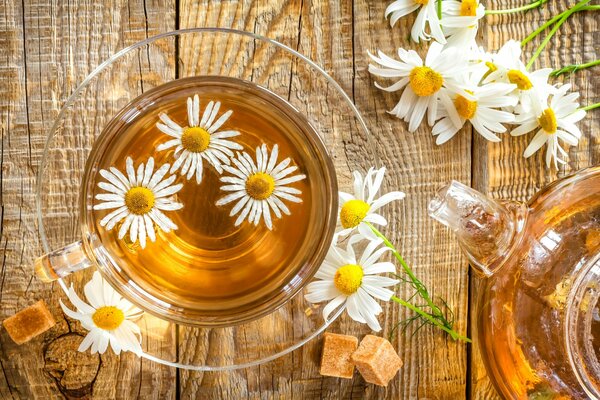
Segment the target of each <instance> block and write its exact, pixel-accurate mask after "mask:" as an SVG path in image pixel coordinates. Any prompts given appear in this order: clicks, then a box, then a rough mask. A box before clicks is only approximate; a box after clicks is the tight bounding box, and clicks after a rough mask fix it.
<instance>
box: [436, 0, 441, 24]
mask: <svg viewBox="0 0 600 400" xmlns="http://www.w3.org/2000/svg"><path fill="white" fill-rule="evenodd" d="M437 15H438V18H439V19H440V20H441V19H442V0H437Z"/></svg>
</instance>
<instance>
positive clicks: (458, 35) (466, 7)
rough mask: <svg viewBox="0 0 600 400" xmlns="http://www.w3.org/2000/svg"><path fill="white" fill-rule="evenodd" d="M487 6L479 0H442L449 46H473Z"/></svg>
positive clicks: (444, 24)
mask: <svg viewBox="0 0 600 400" xmlns="http://www.w3.org/2000/svg"><path fill="white" fill-rule="evenodd" d="M483 17H485V7H484V6H483V4H480V3H479V0H461V1H457V0H444V1H442V20H441V25H442V27H443V29H444V34H445V35H446V37H447V38H448V39H447V40H448V45H449V46H458V47H463V48H464V47H473V46H474V45H475V36H476V35H477V28H478V25H479V20H480V19H481V18H483Z"/></svg>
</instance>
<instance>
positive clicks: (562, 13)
mask: <svg viewBox="0 0 600 400" xmlns="http://www.w3.org/2000/svg"><path fill="white" fill-rule="evenodd" d="M597 10H600V6H585V7H582V8H580V9H579V10H577V11H597ZM568 11H569V10H565V11H563V12H561V13H560V14H558V15H555V16H554V17H552V19H550V20H549V21H546V22H545V23H544V24H543V25H541V26H540V27H539V28H537V29H536V30H535V31H533V32H532V33H531V34H530V35H529V36H527V37H526V38H525V39H523V41H521V46H525V45H526V44H527V43H529V42H531V41H532V40H533V38H535V37H536V36H537V35H539V34H540V33H541V32H542V31H544V30H546V29H547V28H548V27H549V26H550V25H552V24H553V23H555V22H556V21H558V20H559V19H561V18H562V17H563V16H564V15H565V13H567V12H568Z"/></svg>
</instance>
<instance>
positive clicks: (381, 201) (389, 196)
mask: <svg viewBox="0 0 600 400" xmlns="http://www.w3.org/2000/svg"><path fill="white" fill-rule="evenodd" d="M405 197H406V194H405V193H404V192H390V193H386V194H384V195H383V196H381V197H380V198H378V199H377V200H375V201H374V202H373V203H372V204H371V207H370V208H369V211H371V212H375V211H377V210H379V209H380V208H381V207H383V206H385V205H386V204H388V203H390V202H392V201H395V200H402V199H404V198H405Z"/></svg>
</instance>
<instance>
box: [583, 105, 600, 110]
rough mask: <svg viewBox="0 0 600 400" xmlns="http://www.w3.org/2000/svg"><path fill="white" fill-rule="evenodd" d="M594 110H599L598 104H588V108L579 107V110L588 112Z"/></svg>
mask: <svg viewBox="0 0 600 400" xmlns="http://www.w3.org/2000/svg"><path fill="white" fill-rule="evenodd" d="M594 108H600V103H596V104H590V105H589V106H585V107H581V110H583V111H590V110H593V109H594Z"/></svg>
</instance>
